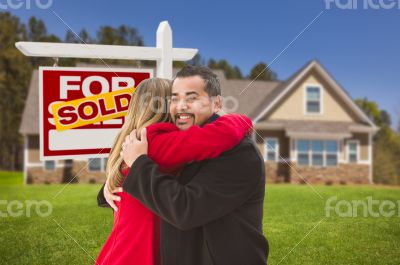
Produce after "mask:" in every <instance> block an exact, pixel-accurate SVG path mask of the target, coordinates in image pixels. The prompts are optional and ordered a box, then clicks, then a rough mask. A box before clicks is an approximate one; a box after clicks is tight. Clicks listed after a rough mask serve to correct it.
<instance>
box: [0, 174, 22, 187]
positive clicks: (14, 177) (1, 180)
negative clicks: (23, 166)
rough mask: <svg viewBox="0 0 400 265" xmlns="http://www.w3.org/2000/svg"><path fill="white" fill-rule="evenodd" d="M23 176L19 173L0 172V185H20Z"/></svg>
mask: <svg viewBox="0 0 400 265" xmlns="http://www.w3.org/2000/svg"><path fill="white" fill-rule="evenodd" d="M22 183H24V176H23V174H22V173H21V172H14V171H0V185H21V184H22Z"/></svg>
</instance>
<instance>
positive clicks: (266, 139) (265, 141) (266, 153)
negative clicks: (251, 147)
mask: <svg viewBox="0 0 400 265" xmlns="http://www.w3.org/2000/svg"><path fill="white" fill-rule="evenodd" d="M268 140H275V141H276V147H275V159H274V160H273V161H272V160H268V148H267V142H268ZM264 161H270V162H278V161H279V138H277V137H265V138H264Z"/></svg>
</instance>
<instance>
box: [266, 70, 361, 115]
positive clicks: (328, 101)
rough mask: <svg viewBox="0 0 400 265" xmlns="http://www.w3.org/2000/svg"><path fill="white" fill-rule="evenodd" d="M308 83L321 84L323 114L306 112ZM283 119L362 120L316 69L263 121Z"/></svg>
mask: <svg viewBox="0 0 400 265" xmlns="http://www.w3.org/2000/svg"><path fill="white" fill-rule="evenodd" d="M306 85H316V86H321V88H322V90H321V92H322V93H321V94H322V98H321V99H322V102H321V103H322V104H321V106H322V113H321V114H305V89H304V87H305V86H306ZM282 119H283V120H321V121H346V122H360V119H359V118H357V117H356V116H355V115H354V114H353V112H352V111H351V110H350V109H349V107H348V106H347V105H346V104H345V103H344V102H343V100H342V99H341V98H339V96H338V95H336V93H334V91H333V89H332V88H331V87H330V85H329V84H328V83H327V82H325V81H324V80H323V79H322V78H321V77H320V76H319V74H318V73H316V72H315V71H311V72H310V73H308V74H307V75H306V76H305V77H303V78H302V80H301V81H300V82H299V84H298V85H297V86H296V87H295V88H294V89H293V90H292V91H291V92H290V93H288V95H286V98H285V99H284V100H283V101H282V103H280V104H278V105H277V106H276V107H275V109H274V110H272V111H271V113H270V114H269V115H268V116H266V117H264V118H263V119H262V121H267V120H282Z"/></svg>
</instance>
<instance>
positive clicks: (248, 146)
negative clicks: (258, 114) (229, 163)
mask: <svg viewBox="0 0 400 265" xmlns="http://www.w3.org/2000/svg"><path fill="white" fill-rule="evenodd" d="M236 152H251V153H252V152H258V148H257V147H256V145H255V143H254V141H253V140H252V139H251V138H250V137H248V136H245V137H243V139H242V140H241V141H240V142H239V143H238V144H237V145H236V146H234V147H233V148H232V149H230V150H228V151H225V152H224V153H223V154H230V153H236Z"/></svg>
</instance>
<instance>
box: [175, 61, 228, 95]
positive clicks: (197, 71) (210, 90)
mask: <svg viewBox="0 0 400 265" xmlns="http://www.w3.org/2000/svg"><path fill="white" fill-rule="evenodd" d="M196 75H198V76H200V77H201V78H202V79H203V80H204V90H205V91H206V92H207V94H208V95H209V96H210V97H216V96H220V95H221V85H220V83H219V80H218V77H217V75H216V74H214V73H213V72H212V71H211V69H210V68H208V67H204V66H192V65H186V66H184V67H183V68H182V69H181V70H180V71H179V72H178V73H177V74H176V77H175V79H176V78H184V77H191V76H196ZM175 79H174V80H175Z"/></svg>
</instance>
